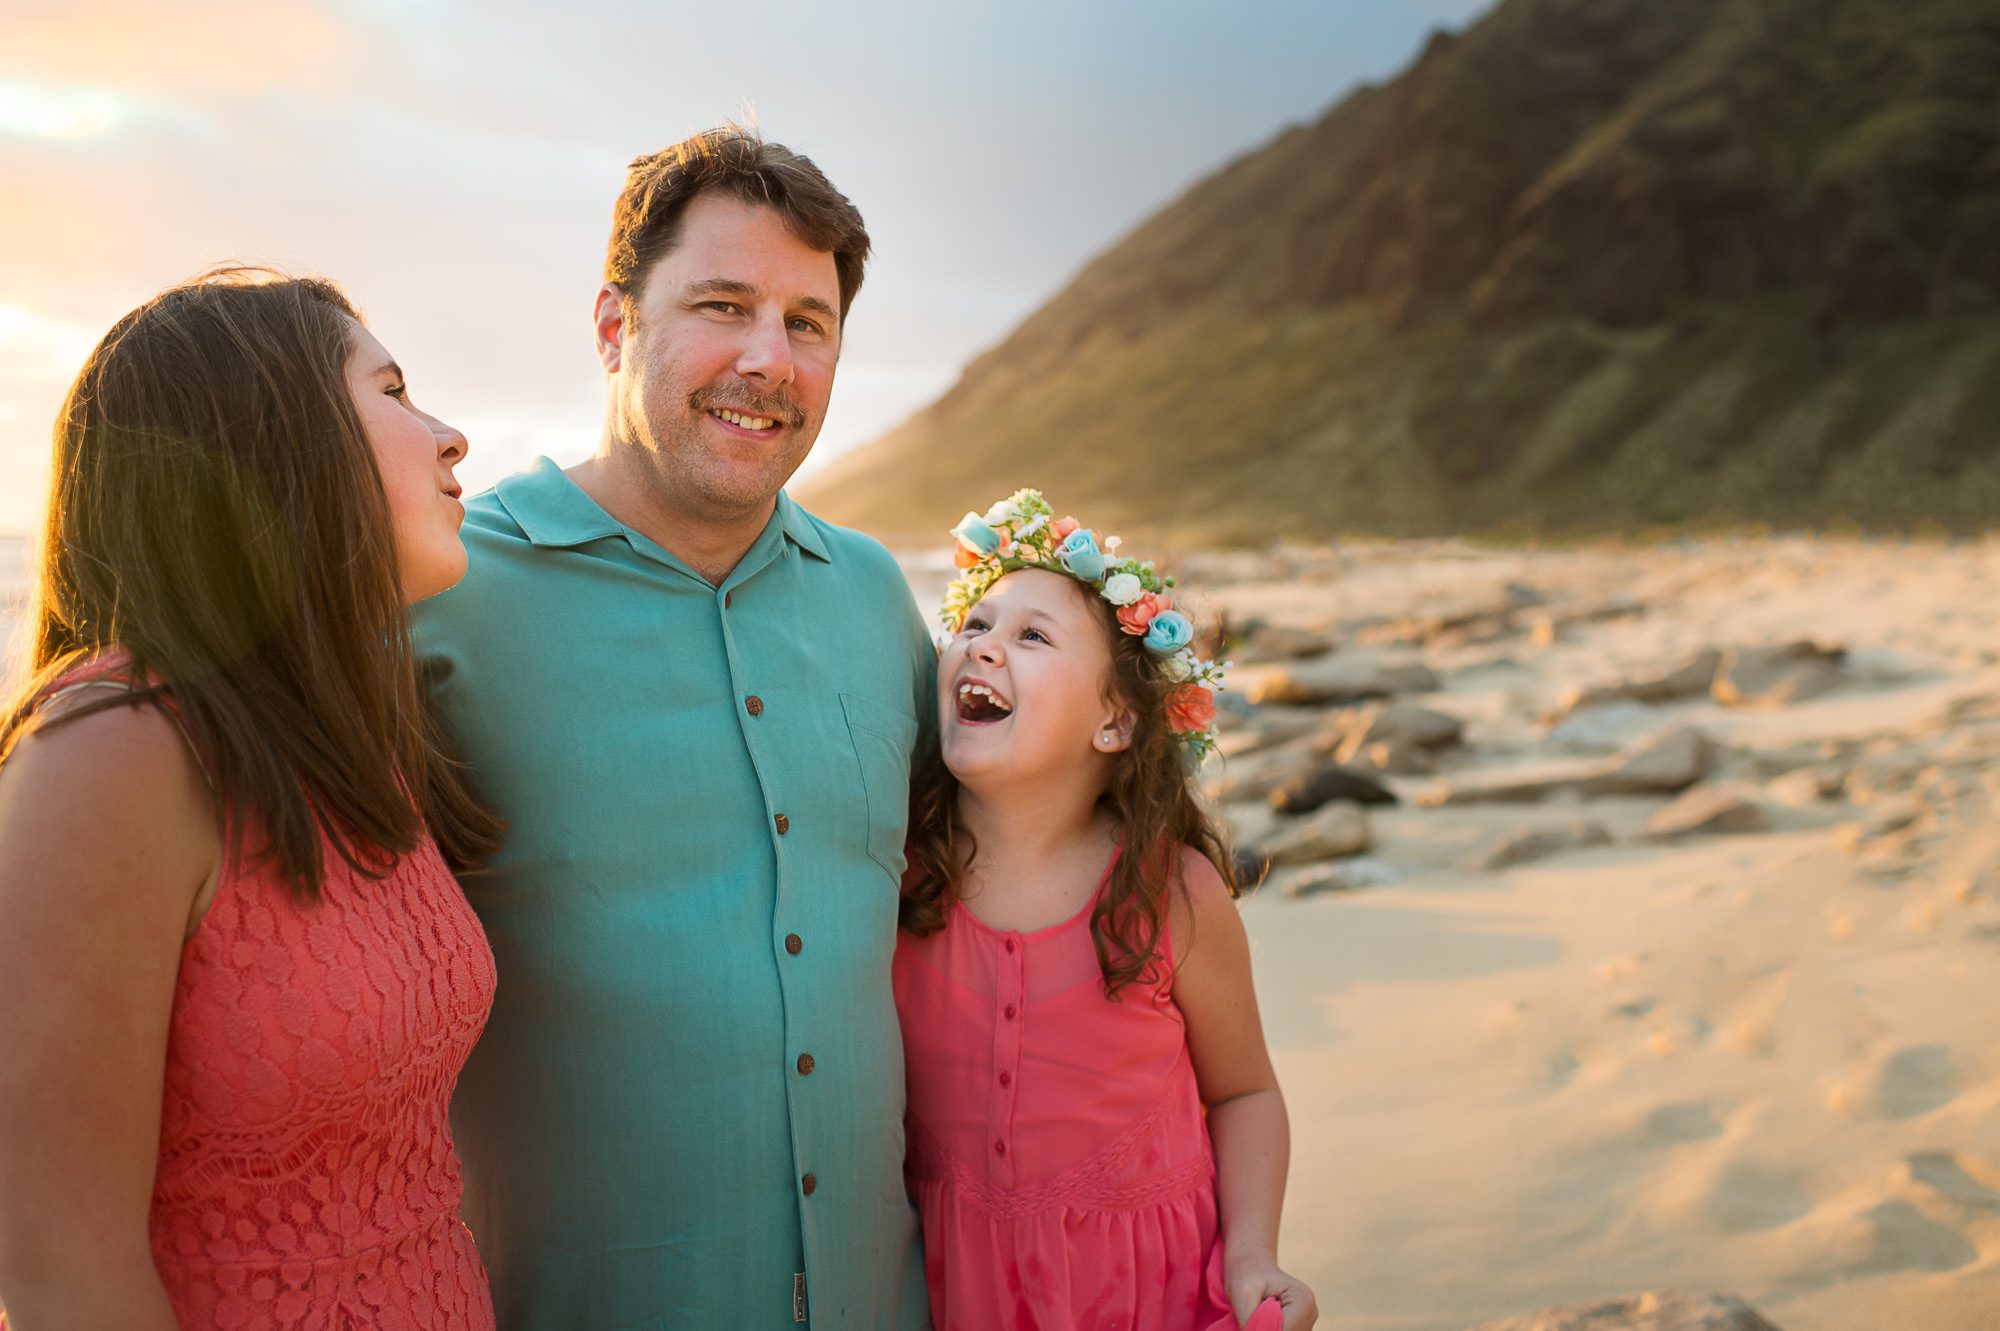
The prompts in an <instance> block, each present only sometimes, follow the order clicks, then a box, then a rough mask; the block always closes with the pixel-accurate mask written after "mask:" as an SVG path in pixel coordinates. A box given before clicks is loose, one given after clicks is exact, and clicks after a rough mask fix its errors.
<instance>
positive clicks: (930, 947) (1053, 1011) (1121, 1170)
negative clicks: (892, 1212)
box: [895, 867, 1236, 1331]
mask: <svg viewBox="0 0 2000 1331" xmlns="http://www.w3.org/2000/svg"><path fill="white" fill-rule="evenodd" d="M1109 876H1110V869H1109V868H1108V867H1107V868H1106V870H1105V877H1106V879H1108V878H1109ZM1097 890H1098V892H1100V893H1101V892H1102V891H1103V890H1104V883H1103V881H1100V882H1099V884H1098V889H1097ZM1095 904H1096V902H1095V897H1093V899H1092V902H1091V903H1090V904H1089V905H1086V906H1085V907H1084V908H1083V909H1082V910H1081V911H1079V912H1078V913H1077V914H1076V915H1075V916H1074V917H1072V918H1071V919H1069V920H1067V921H1065V922H1064V923H1061V924H1057V925H1054V926H1051V927H1050V928H1047V929H1038V930H1036V931H1034V932H1032V933H1013V932H1009V931H1006V930H1000V929H994V928H991V927H989V926H988V925H986V924H985V923H983V922H982V921H981V920H980V919H979V918H978V917H977V916H975V915H974V914H973V913H972V912H971V911H970V910H969V909H967V908H966V907H965V906H964V905H963V904H962V903H961V904H955V905H953V906H952V908H951V910H950V912H949V913H948V914H947V916H946V923H945V926H944V928H942V929H940V930H939V931H938V932H936V933H934V934H932V935H931V936H930V937H928V938H913V937H911V936H909V935H907V934H905V935H903V936H902V937H901V938H900V939H899V940H898V944H897V949H896V961H895V988H896V1007H897V1011H898V1014H899V1015H900V1016H901V1018H902V1024H903V1049H904V1055H905V1059H906V1064H907V1068H908V1077H909V1113H908V1119H907V1128H908V1135H909V1156H908V1165H907V1172H908V1178H909V1184H910V1191H911V1194H912V1195H913V1197H914V1198H915V1200H916V1203H917V1210H918V1213H919V1214H920V1216H921V1217H922V1220H923V1231H924V1259H925V1264H926V1274H927V1276H928V1280H929V1284H930V1293H931V1318H932V1321H933V1322H934V1323H935V1324H936V1326H937V1328H938V1331H1030V1329H1032V1331H1209V1329H1210V1328H1221V1327H1227V1328H1231V1329H1232V1331H1233V1328H1235V1326H1236V1321H1235V1319H1234V1317H1232V1316H1231V1315H1230V1313H1229V1305H1228V1301H1227V1299H1226V1297H1225V1295H1224V1292H1223V1285H1222V1271H1221V1259H1222V1250H1221V1241H1220V1235H1219V1232H1218V1228H1219V1227H1218V1223H1217V1216H1216V1203H1215V1165H1214V1157H1213V1155H1212V1153H1211V1151H1210V1148H1209V1142H1208V1131H1207V1128H1206V1126H1205V1124H1204V1121H1203V1118H1202V1111H1201V1101H1200V1098H1199V1096H1198V1094H1197V1092H1196V1086H1195V1076H1194V1068H1193V1065H1192V1064H1191V1063H1190V1061H1189V1058H1188V1050H1187V1031H1186V1025H1185V1023H1184V1021H1183V1020H1182V1017H1181V1014H1180V1010H1179V1009H1178V1008H1176V1007H1175V1006H1174V1001H1173V994H1172V985H1173V958H1172V942H1171V939H1165V940H1163V941H1164V942H1165V947H1164V949H1163V950H1164V951H1165V952H1166V954H1167V955H1166V958H1165V964H1164V965H1162V966H1161V967H1159V968H1158V969H1159V971H1160V972H1161V973H1160V974H1159V975H1158V976H1157V977H1156V978H1155V979H1153V980H1150V981H1149V980H1140V981H1137V982H1135V983H1134V984H1132V985H1130V986H1128V987H1127V988H1125V989H1123V990H1121V991H1120V995H1119V997H1118V998H1117V999H1115V1000H1114V999H1107V998H1106V997H1105V994H1104V988H1103V982H1102V979H1101V977H1100V974H1099V970H1098V964H1097V953H1096V949H1095V947H1094V945H1093V943H1092V941H1091V933H1090V912H1091V907H1092V906H1094V905H1095Z"/></svg>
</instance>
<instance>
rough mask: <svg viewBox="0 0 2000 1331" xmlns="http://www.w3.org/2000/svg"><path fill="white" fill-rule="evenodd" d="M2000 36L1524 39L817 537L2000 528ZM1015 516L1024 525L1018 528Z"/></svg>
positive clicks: (1022, 374)
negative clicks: (1020, 512) (1076, 529)
mask: <svg viewBox="0 0 2000 1331" xmlns="http://www.w3.org/2000/svg"><path fill="white" fill-rule="evenodd" d="M1996 425H2000V0H1897V2H1896V3H1890V0H1667V2H1664V3H1663V2H1662V0H1506V2H1505V3H1503V4H1501V5H1500V6H1499V7H1498V8H1497V9H1496V10H1494V11H1493V12H1492V13H1490V14H1489V15H1488V16H1487V17H1485V18H1484V19H1482V20H1481V21H1480V22H1478V23H1477V24H1475V25H1473V26H1472V27H1471V28H1470V29H1468V30H1467V31H1466V32H1465V33H1463V34H1462V35H1460V36H1457V37H1448V36H1444V35H1442V34H1441V35H1439V36H1438V37H1436V38H1434V39H1433V40H1432V41H1431V43H1430V44H1429V46H1428V47H1427V48H1426V49H1425V50H1424V52H1423V54H1422V55H1421V56H1420V57H1419V58H1418V59H1417V60H1416V61H1415V63H1414V64H1413V65H1412V66H1411V67H1410V68H1409V69H1408V70H1406V71H1405V72H1404V73H1403V74H1402V75H1400V76H1399V77H1398V78H1396V79H1395V80H1394V81H1393V82H1391V83H1389V84H1387V85H1385V86H1383V87H1379V88H1367V89H1362V90H1360V91H1358V92H1356V93H1354V94H1353V95H1352V96H1350V97H1348V98H1346V99H1345V100H1344V101H1342V102H1340V103H1339V104H1338V105H1336V106H1334V107H1333V108H1332V109H1331V110H1329V111H1328V112H1327V113H1326V114H1325V115H1324V116H1323V117H1322V118H1321V119H1320V120H1319V121H1318V122H1316V123H1315V124H1312V125H1310V126H1304V127H1299V128H1294V129H1291V130H1288V131H1286V132H1284V133H1283V134H1281V135H1279V136H1278V137H1277V138H1276V139H1275V140H1273V141H1272V142H1271V143H1270V144H1268V145H1267V146H1265V147H1264V148H1262V149H1260V150H1259V151H1257V152H1255V153H1253V154H1251V155H1249V156H1247V157H1244V158H1242V159H1240V160H1238V161H1236V162H1233V163H1231V164H1229V165H1228V166H1225V167H1224V168H1222V169H1221V170H1220V171H1218V172H1216V173H1215V174H1214V175H1212V176H1210V177H1209V178H1207V179H1206V180H1203V181H1202V182H1200V183H1199V184H1197V185H1196V186H1194V187H1193V188H1192V189H1190V190H1189V191H1188V192H1187V193H1186V194H1185V195H1184V196H1182V197H1181V198H1180V199H1178V200H1176V201H1175V202H1174V203H1172V204H1170V205H1169V206H1168V207H1166V208H1164V209H1163V210H1161V211H1160V212H1159V213H1158V214H1156V215H1155V216H1154V217H1152V218H1151V219H1149V220H1148V221H1146V222H1145V223H1144V224H1142V225H1141V226H1140V227H1138V228H1137V229H1136V230H1135V231H1133V232H1132V234H1131V235H1129V236H1127V237H1126V238H1125V239H1124V240H1122V241H1120V242H1119V243H1118V244H1117V245H1115V246H1113V247H1112V248H1111V249H1110V250H1109V251H1107V252H1106V253H1105V254H1103V255H1102V256H1100V257H1099V258H1098V259H1096V260H1095V261H1093V262H1092V263H1091V264H1090V265H1089V266H1087V267H1086V268H1085V269H1084V270H1083V272H1081V273H1080V274H1079V275H1078V276H1077V278H1076V279H1075V281H1074V282H1072V283H1071V284H1070V285H1069V286H1068V287H1067V288H1066V289H1065V290H1064V291H1062V292H1061V293H1060V294H1058V295H1057V296H1056V297H1055V298H1054V299H1052V300H1051V301H1050V302H1049V303H1048V304H1047V305H1045V306H1044V307H1043V308H1042V309H1041V310H1039V311H1037V312H1036V313H1035V314H1034V315H1032V316H1031V317H1029V318H1028V319H1027V320H1025V321H1024V322H1023V323H1022V324H1021V325H1020V327H1019V328H1017V329H1016V330H1015V331H1014V332H1013V333H1012V334H1011V335H1010V336H1009V337H1008V338H1007V339H1006V340H1005V341H1004V342H1002V343H1001V344H1000V345H999V346H997V347H995V348H994V349H992V350H991V351H989V352H987V353H985V354H984V355H982V356H980V357H979V358H978V359H976V360H975V361H973V362H972V363H971V364H970V365H969V366H967V368H966V370H965V372H964V374H963V375H962V377H961V379H960V381H959V383H958V384H957V385H956V386H955V387H954V388H953V389H952V390H951V391H950V392H949V393H947V394H946V395H945V396H944V397H943V398H941V399H940V400H939V401H938V402H936V403H934V404H933V405H932V406H930V407H928V408H926V409H925V410H924V411H922V412H920V413H918V414H917V415H916V416H915V417H913V418H912V419H911V420H910V421H908V422H906V423H905V424H904V425H902V426H900V427H899V428H898V429H896V430H895V431H893V432H891V433H890V434H889V435H887V436H885V437H884V438H883V439H881V440H879V441H877V442H876V443H875V444H872V445H870V446H868V447H866V448H864V449H862V450H860V451H858V452H857V453H855V454H852V455H850V456H848V457H846V458H843V459H840V460H839V461H838V462H836V463H835V464H834V465H833V466H832V467H830V468H829V469H828V470H827V471H826V472H825V473H823V474H822V475H821V476H819V477H817V478H814V481H813V482H812V483H810V484H808V485H807V486H805V487H804V488H803V495H802V497H803V498H804V499H805V501H806V502H807V503H808V504H809V505H811V506H813V507H815V508H816V509H817V510H818V511H820V512H822V513H824V514H825V515H826V516H828V517H830V518H833V519H834V520H836V521H842V522H849V523H853V524H856V525H860V526H864V527H868V528H870V529H873V530H877V531H881V532H883V533H885V534H889V535H892V536H904V535H916V536H928V535H934V534H935V533H936V532H937V530H938V529H939V527H940V525H941V524H942V525H949V523H950V521H951V520H952V519H953V518H955V517H956V516H957V515H958V514H959V513H961V512H963V511H964V510H965V509H966V508H967V507H972V506H983V504H984V503H985V502H986V500H988V499H990V498H991V497H992V496H993V494H997V493H999V492H1002V491H1005V490H1008V489H1010V488H1012V487H1015V486H1018V485H1023V484H1035V485H1038V486H1040V487H1041V488H1043V489H1045V490H1047V491H1049V493H1050V495H1051V497H1052V498H1053V499H1054V500H1055V502H1056V503H1057V504H1058V506H1060V507H1064V508H1076V509H1079V510H1083V509H1088V511H1089V512H1090V513H1091V515H1092V519H1093V521H1095V522H1098V523H1099V524H1100V525H1103V524H1113V525H1122V526H1125V527H1129V528H1133V529H1141V528H1152V529H1155V530H1163V531H1172V532H1176V533H1180V534H1182V535H1185V536H1187V537H1189V538H1198V539H1210V540H1217V539H1220V540H1248V541H1258V540H1263V539H1267V538H1269V537H1272V536H1323V535H1326V534H1329V533H1331V532H1333V531H1338V530H1347V531H1368V532H1379V533H1391V534H1401V533H1425V532H1437V531H1447V530H1464V529H1495V528H1508V529H1516V530H1524V531H1525V530H1567V529H1587V528H1601V527H1607V526H1614V525H1627V524H1647V525H1650V524H1658V523H1683V522H1705V521H1741V520H1767V521H1773V522H1779V523H1787V524H1791V523H1806V522H1818V521H1824V520H1828V519H1834V518H1847V519H1852V520H1856V521H1859V522H1862V523H1864V524H1869V525H1878V526H1899V525H1907V524H1911V523H1916V522H1919V521H1927V520H1935V521H1939V522H1942V523H1944V524H1946V525H1948V526H1953V527H1974V526H1982V525H1985V524H1987V523H1989V522H1991V521H1992V520H1993V519H1995V518H1996V517H2000V461H1996V458H1995V454H1996V452H2000V450H1996V448H1995V443H1996V438H1995V436H1996ZM989 492H991V493H989Z"/></svg>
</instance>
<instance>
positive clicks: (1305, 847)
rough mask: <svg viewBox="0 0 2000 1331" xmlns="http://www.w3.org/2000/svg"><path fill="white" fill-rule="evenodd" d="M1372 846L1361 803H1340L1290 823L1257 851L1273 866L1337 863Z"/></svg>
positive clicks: (1344, 801)
mask: <svg viewBox="0 0 2000 1331" xmlns="http://www.w3.org/2000/svg"><path fill="white" fill-rule="evenodd" d="M1372 844H1374V843H1373V838H1372V837H1371V836H1370V835H1369V831H1368V815H1367V814H1366V813H1365V812H1363V811H1362V808H1361V806H1360V805H1359V804H1354V803H1351V802H1349V801H1346V800H1341V801H1339V802H1337V803H1334V804H1329V805H1327V806H1326V807H1325V808H1323V809H1321V810H1319V811H1318V812H1317V813H1311V814H1308V815H1306V816H1305V817H1304V818H1301V819H1299V820H1298V821H1297V822H1293V823H1287V824H1286V825H1284V826H1283V827H1281V828H1279V829H1278V830H1277V831H1276V832H1274V833H1273V834H1272V835H1271V836H1270V837H1269V838H1268V839H1267V840H1266V841H1265V842H1264V844H1263V845H1262V846H1260V847H1259V848H1258V849H1259V850H1261V851H1262V852H1263V853H1264V854H1265V855H1267V856H1269V857H1270V860H1271V863H1272V864H1273V865H1279V864H1310V863H1312V862H1313V861H1315V860H1337V859H1340V858H1342V857H1344V856H1348V855H1359V854H1360V853H1361V852H1363V851H1365V850H1367V849H1368V847H1369V846H1370V845H1372Z"/></svg>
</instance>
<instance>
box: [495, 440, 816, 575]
mask: <svg viewBox="0 0 2000 1331" xmlns="http://www.w3.org/2000/svg"><path fill="white" fill-rule="evenodd" d="M493 495H494V498H496V499H498V500H499V501H500V506H501V507H502V508H504V509H506V510H507V515H508V516H509V517H511V518H513V519H514V521H515V523H516V524H517V525H518V526H519V527H520V528H521V532H522V534H523V535H525V536H526V537H527V538H528V539H529V540H530V541H533V542H534V543H535V544H536V545H550V546H570V545H582V544H584V543H585V542H586V541H595V540H600V539H602V538H603V537H606V536H626V535H629V534H630V533H628V531H627V530H626V528H625V526H624V524H623V523H621V522H619V521H618V519H616V518H614V517H612V516H611V515H610V514H609V513H606V512H605V511H604V510H603V509H602V508H600V507H599V506H598V503H597V501H596V500H595V499H592V498H591V497H590V496H589V495H587V494H585V493H584V492H583V489H582V487H580V486H578V485H577V483H576V482H575V481H573V480H571V479H570V478H569V477H568V476H567V475H565V474H564V473H563V469H562V468H561V467H558V466H557V465H556V464H555V463H554V462H552V461H550V460H549V459H548V458H545V457H540V458H536V459H535V461H534V464H533V465H532V466H530V467H529V468H528V469H527V470H526V471H523V472H517V473H515V474H514V475H512V476H509V477H508V478H507V479H505V480H503V481H501V482H500V483H499V484H498V485H496V486H494V487H493ZM773 516H774V517H775V518H776V519H777V524H778V527H779V529H780V530H781V531H783V532H784V534H785V538H786V539H787V540H789V541H790V542H791V543H792V544H793V545H796V546H798V547H799V549H801V550H803V551H805V552H806V553H807V554H809V555H811V556H812V557H813V558H815V559H817V560H819V561H820V562H822V563H827V564H830V563H832V562H833V556H832V554H830V553H829V552H828V551H827V548H826V538H825V537H823V536H822V535H821V534H820V530H819V527H818V524H817V523H816V522H815V521H814V519H813V517H812V515H811V514H809V513H807V512H806V511H805V510H804V509H802V508H800V507H799V506H798V505H797V504H795V503H793V502H792V497H791V496H790V495H788V494H786V493H785V492H784V491H783V490H780V491H778V505H777V512H776V513H775V514H774V515H773Z"/></svg>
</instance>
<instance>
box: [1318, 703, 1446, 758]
mask: <svg viewBox="0 0 2000 1331" xmlns="http://www.w3.org/2000/svg"><path fill="white" fill-rule="evenodd" d="M1464 734H1465V722H1463V721H1461V720H1459V719H1458V718H1457V717H1455V716H1452V715H1451V714H1450V713H1448V712H1439V711H1434V710H1433V709H1431V708H1429V707H1422V706H1419V705H1418V704H1416V703H1413V702H1377V703H1369V704H1367V705H1366V706H1363V707H1356V708H1354V709H1352V710H1351V711H1348V712H1345V713H1343V714H1342V715H1341V716H1340V718H1339V720H1337V721H1336V722H1335V723H1334V724H1333V725H1332V726H1331V727H1329V728H1328V729H1327V730H1326V731H1324V732H1323V733H1322V734H1321V735H1320V739H1319V747H1320V751H1321V752H1322V753H1327V754H1330V755H1331V756H1332V757H1333V759H1334V760H1335V761H1336V762H1343V763H1344V762H1351V761H1353V759H1354V757H1355V756H1356V755H1357V754H1359V753H1360V752H1361V751H1362V750H1364V749H1366V748H1367V747H1368V746H1369V745H1371V744H1374V743H1377V742H1382V741H1389V742H1401V743H1404V744H1411V745H1415V746H1416V747H1418V748H1422V749H1437V748H1443V747H1444V746H1445V745H1447V744H1456V743H1457V742H1458V741H1459V739H1460V738H1461V737H1462V736H1463V735H1464Z"/></svg>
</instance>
